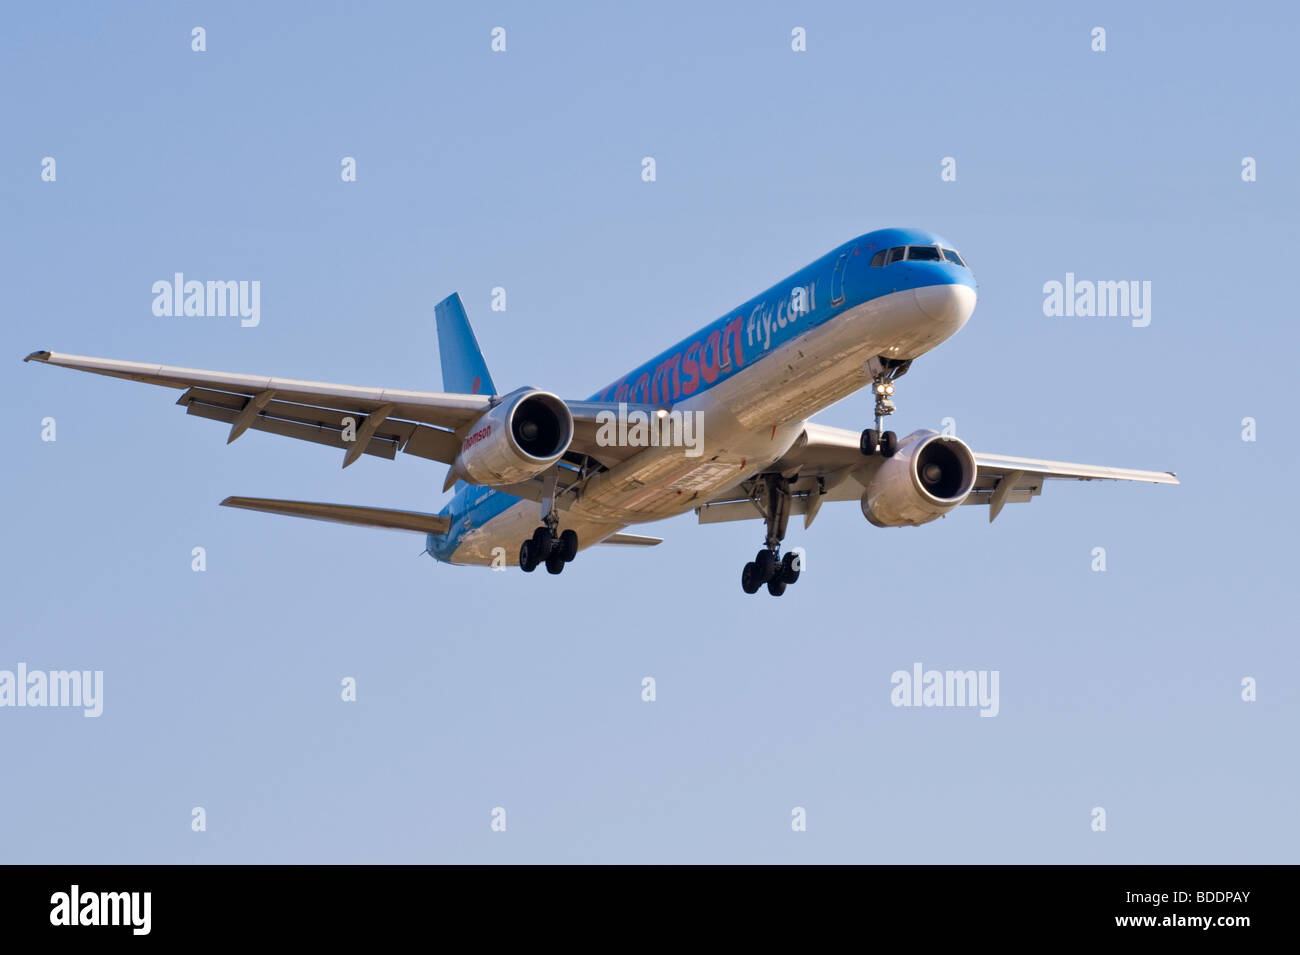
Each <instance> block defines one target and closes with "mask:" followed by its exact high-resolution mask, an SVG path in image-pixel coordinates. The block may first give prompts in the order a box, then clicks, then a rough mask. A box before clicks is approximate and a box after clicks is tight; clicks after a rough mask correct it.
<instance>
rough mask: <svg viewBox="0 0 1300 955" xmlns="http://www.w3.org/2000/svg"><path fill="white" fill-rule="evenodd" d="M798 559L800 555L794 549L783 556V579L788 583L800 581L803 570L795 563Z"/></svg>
mask: <svg viewBox="0 0 1300 955" xmlns="http://www.w3.org/2000/svg"><path fill="white" fill-rule="evenodd" d="M798 559H799V555H798V554H796V553H795V552H794V551H790V552H789V553H788V554H786V555H785V556H784V557H782V558H781V579H782V580H783V581H785V582H786V583H787V584H793V583H796V582H798V580H799V575H800V574H801V573H803V571H802V570H800V569H799V568H797V567H795V565H794V562H795V561H796V560H798Z"/></svg>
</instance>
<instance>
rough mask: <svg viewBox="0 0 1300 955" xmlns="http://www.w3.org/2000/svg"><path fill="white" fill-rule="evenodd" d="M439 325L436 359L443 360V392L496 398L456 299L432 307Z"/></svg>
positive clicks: (467, 318) (444, 300) (495, 391)
mask: <svg viewBox="0 0 1300 955" xmlns="http://www.w3.org/2000/svg"><path fill="white" fill-rule="evenodd" d="M433 314H434V317H435V318H436V319H437V321H438V355H439V357H440V358H441V359H442V390H443V391H446V392H450V393H452V394H458V395H495V394H496V393H497V387H496V385H495V384H493V383H492V375H491V373H489V372H488V370H487V362H485V361H484V360H483V352H482V351H480V350H479V347H478V339H477V338H475V337H474V329H472V328H470V327H469V317H468V316H467V315H466V314H465V306H464V305H462V304H461V301H460V296H459V295H450V296H448V297H447V298H444V299H443V300H442V301H441V302H439V303H438V304H437V305H435V306H434V307H433Z"/></svg>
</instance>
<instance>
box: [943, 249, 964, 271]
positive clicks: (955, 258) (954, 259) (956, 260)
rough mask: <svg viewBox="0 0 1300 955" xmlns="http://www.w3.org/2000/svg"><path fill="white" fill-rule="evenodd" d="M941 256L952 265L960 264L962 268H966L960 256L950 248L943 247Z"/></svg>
mask: <svg viewBox="0 0 1300 955" xmlns="http://www.w3.org/2000/svg"><path fill="white" fill-rule="evenodd" d="M943 257H944V258H945V259H947V260H948V261H949V262H951V263H952V264H953V265H960V266H961V267H962V268H963V269H964V268H966V263H965V262H963V261H962V260H961V256H960V255H958V254H957V253H956V252H955V251H953V250H952V249H944V250H943Z"/></svg>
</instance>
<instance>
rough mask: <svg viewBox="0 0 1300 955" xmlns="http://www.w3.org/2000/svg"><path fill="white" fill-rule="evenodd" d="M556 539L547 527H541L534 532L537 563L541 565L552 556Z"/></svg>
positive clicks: (534, 550)
mask: <svg viewBox="0 0 1300 955" xmlns="http://www.w3.org/2000/svg"><path fill="white" fill-rule="evenodd" d="M554 542H555V538H553V537H552V536H551V532H550V531H549V530H547V529H546V528H545V527H539V528H537V530H535V531H533V557H534V559H535V560H536V561H537V563H539V564H540V563H541V562H542V561H544V560H546V558H548V557H550V556H551V550H552V548H553V546H554Z"/></svg>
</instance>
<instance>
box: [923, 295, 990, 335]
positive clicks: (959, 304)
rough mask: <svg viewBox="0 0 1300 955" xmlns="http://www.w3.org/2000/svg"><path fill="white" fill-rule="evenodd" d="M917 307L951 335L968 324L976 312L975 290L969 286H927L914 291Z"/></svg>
mask: <svg viewBox="0 0 1300 955" xmlns="http://www.w3.org/2000/svg"><path fill="white" fill-rule="evenodd" d="M912 294H913V295H914V296H915V297H916V307H917V308H919V309H920V310H921V311H922V312H924V313H925V314H926V315H927V316H929V317H930V319H932V320H933V321H934V322H935V323H936V324H939V325H942V326H944V327H945V328H947V329H948V330H949V331H948V333H949V334H952V333H953V332H955V331H957V329H959V328H961V327H962V326H963V325H965V324H966V319H968V318H970V316H971V312H973V311H975V290H974V289H973V288H971V287H970V286H969V285H955V284H954V285H947V284H945V285H926V286H923V287H921V288H918V289H915V290H913V292H912Z"/></svg>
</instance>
